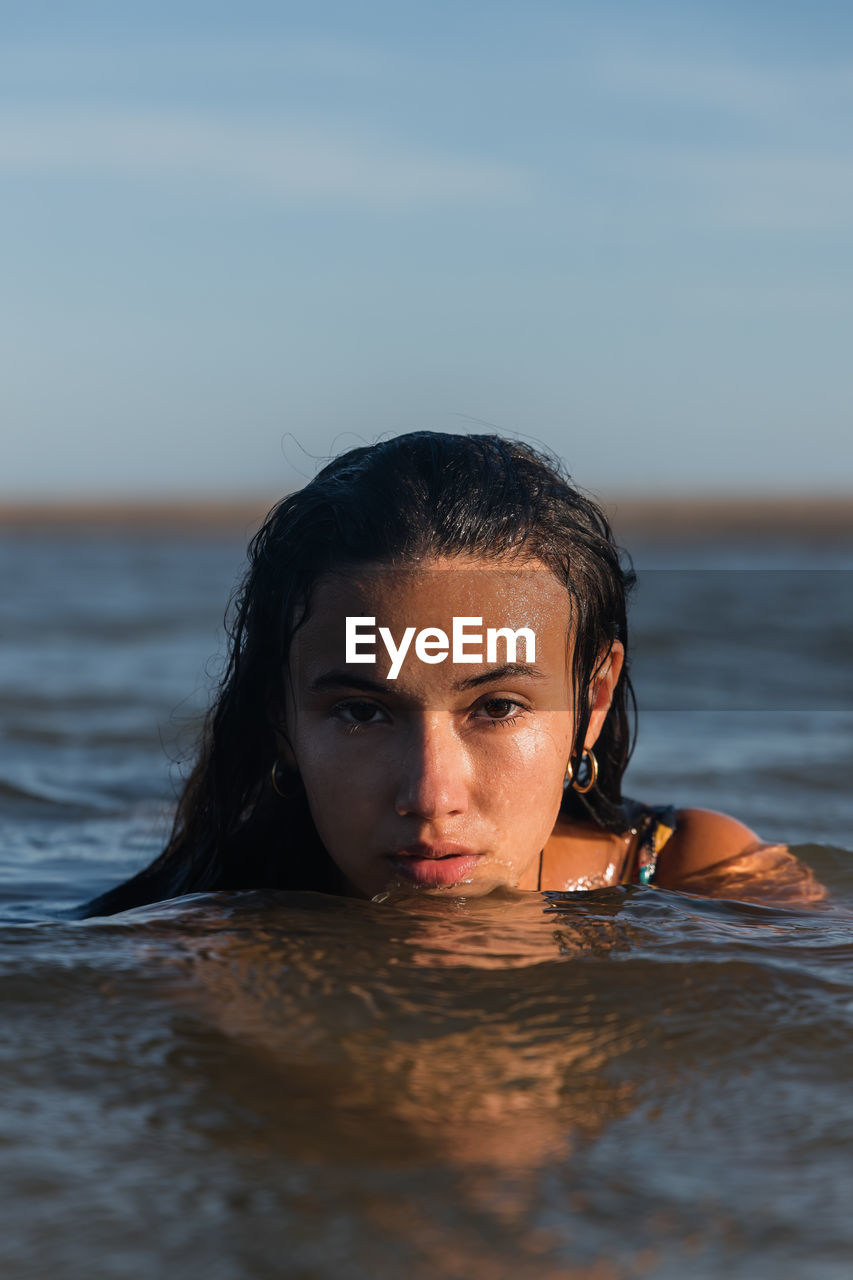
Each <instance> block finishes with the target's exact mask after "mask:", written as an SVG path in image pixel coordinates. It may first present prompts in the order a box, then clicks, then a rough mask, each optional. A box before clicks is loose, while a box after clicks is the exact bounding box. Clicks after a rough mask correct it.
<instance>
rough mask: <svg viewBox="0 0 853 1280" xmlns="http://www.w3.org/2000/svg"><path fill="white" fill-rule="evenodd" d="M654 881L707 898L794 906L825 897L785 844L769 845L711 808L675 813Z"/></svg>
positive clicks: (822, 889) (820, 887) (733, 819)
mask: <svg viewBox="0 0 853 1280" xmlns="http://www.w3.org/2000/svg"><path fill="white" fill-rule="evenodd" d="M655 883H656V884H658V885H660V886H661V888H664V889H681V890H684V891H686V892H688V893H700V894H703V895H705V896H708V897H716V898H738V899H741V900H742V901H753V902H776V903H789V904H791V905H797V906H810V905H812V904H814V903H815V902H820V901H821V900H822V899H824V898H825V897H826V890H825V889H824V887H823V885H821V884H820V883H819V881H818V880H817V879H816V878H815V875H814V872H813V871H812V870H811V868H810V867H807V866H806V865H805V863H802V862H800V861H799V860H798V859H797V858H795V857H794V855H793V854H792V853H791V851H790V849H789V848H788V847H787V845H784V844H768V843H767V842H766V841H764V840H761V839H760V837H759V836H758V835H756V833H755V832H754V831H753V830H752V829H751V827H747V826H746V825H745V824H744V823H743V822H738V821H737V819H736V818H730V817H728V815H727V814H724V813H714V812H713V811H712V810H710V809H681V810H679V811H678V813H677V814H676V828H675V831H674V832H673V834H672V836H671V837H670V838H669V840H668V841H667V842H666V844H665V845H664V847H663V849H662V850H661V853H660V859H659V861H658V865H657V871H656V873H655Z"/></svg>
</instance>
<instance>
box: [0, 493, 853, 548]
mask: <svg viewBox="0 0 853 1280" xmlns="http://www.w3.org/2000/svg"><path fill="white" fill-rule="evenodd" d="M275 501H276V499H274V498H270V499H265V498H263V497H258V498H239V499H223V498H164V499H137V498H127V499H115V500H104V499H100V498H97V499H86V500H82V499H81V500H79V501H69V500H64V501H50V500H43V501H42V500H40V501H36V500H27V501H18V500H14V499H7V500H3V499H2V498H0V531H14V530H19V531H22V532H23V531H26V532H30V533H32V532H35V531H40V532H43V533H53V532H62V531H69V532H70V531H80V532H85V531H92V532H94V531H98V530H100V531H104V532H107V531H116V532H128V533H137V534H139V535H145V534H148V535H157V534H160V533H176V534H181V533H182V534H186V535H188V536H189V535H192V536H198V537H205V536H216V535H223V534H226V535H227V534H234V535H240V536H242V537H244V538H246V537H248V536H250V535H251V534H252V533H254V532H255V530H256V529H257V528H258V527H259V526H260V524H261V523H262V521H263V519H264V517H265V516H266V514H267V511H268V510H269V509H270V507H271V506H272V505H273V503H274V502H275ZM601 502H602V505H603V507H604V509H605V511H606V512H607V515H608V517H609V518H610V520H611V522H612V524H613V527H614V529H615V532H616V536H617V538H618V539H619V540H620V541H628V540H630V539H632V538H637V537H641V538H648V539H651V540H654V541H662V542H672V541H675V540H682V539H685V538H687V539H690V540H695V539H702V540H707V539H709V538H713V539H714V540H722V541H733V540H735V539H743V538H744V537H748V538H756V539H760V540H762V541H778V540H781V539H784V540H790V539H796V540H806V541H810V542H824V541H826V542H829V541H834V540H837V539H838V538H848V537H853V498H851V497H844V496H840V495H838V494H832V495H827V496H825V497H821V496H809V497H801V496H785V495H777V496H767V495H761V496H760V497H746V496H741V495H738V496H736V497H722V496H708V495H701V496H695V497H689V496H685V495H683V494H682V495H681V496H678V497H674V498H672V497H661V498H637V497H636V496H632V497H619V496H618V495H614V496H611V497H610V498H603V499H601Z"/></svg>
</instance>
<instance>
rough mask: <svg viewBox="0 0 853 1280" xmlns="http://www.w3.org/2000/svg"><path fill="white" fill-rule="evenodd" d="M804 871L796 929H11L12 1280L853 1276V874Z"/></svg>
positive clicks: (368, 921)
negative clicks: (850, 1208)
mask: <svg viewBox="0 0 853 1280" xmlns="http://www.w3.org/2000/svg"><path fill="white" fill-rule="evenodd" d="M801 852H802V851H801ZM804 852H805V853H806V855H807V856H810V857H811V858H812V859H813V860H814V861H815V862H816V863H817V864H818V866H817V869H818V871H819V872H820V874H821V876H822V877H823V878H825V879H827V880H828V881H829V882H830V883H831V884H832V886H833V888H834V896H833V898H832V899H831V900H830V901H829V902H828V903H826V904H823V905H820V906H817V907H815V908H812V909H810V910H797V909H790V908H789V909H781V908H773V907H766V906H764V907H762V906H757V905H753V904H745V903H736V902H713V901H708V900H704V899H701V898H692V897H689V896H687V895H682V894H676V893H667V892H664V891H656V890H642V889H636V890H635V889H632V890H622V889H614V890H602V891H600V892H598V893H594V894H584V895H568V896H564V897H561V896H560V895H555V894H549V895H543V896H540V895H538V894H509V893H503V894H493V895H489V896H488V897H486V898H481V899H477V900H473V901H470V902H465V901H461V900H453V899H448V898H445V899H431V898H424V897H419V898H412V899H403V900H399V901H397V902H395V903H385V904H373V903H364V902H355V901H346V900H343V899H336V898H328V897H324V896H322V895H314V894H237V895H224V894H219V895H207V896H196V897H193V898H190V899H183V900H178V901H176V902H174V903H167V904H161V905H159V906H157V907H153V908H145V909H141V910H139V911H135V912H129V913H127V914H126V915H125V916H123V917H115V918H112V919H109V920H95V921H88V922H81V923H75V924H65V925H63V924H56V923H54V924H46V925H35V924H34V925H31V926H17V927H12V928H7V929H6V930H5V931H4V932H3V934H2V936H0V956H2V958H3V966H4V975H3V988H2V990H3V1005H4V1009H3V1012H4V1024H5V1025H6V1027H7V1028H8V1031H9V1033H10V1034H9V1036H8V1038H7V1040H6V1042H5V1047H4V1048H3V1050H2V1054H3V1060H4V1062H3V1066H4V1079H5V1082H6V1091H7V1097H9V1096H12V1097H14V1098H15V1107H14V1108H13V1109H12V1110H10V1111H9V1112H8V1113H7V1115H6V1117H5V1119H4V1124H3V1135H2V1136H3V1143H4V1148H5V1153H6V1160H5V1161H4V1172H3V1175H2V1179H3V1187H2V1189H3V1198H4V1204H5V1206H6V1210H7V1214H8V1215H9V1216H8V1223H7V1225H6V1231H5V1239H4V1244H3V1249H4V1250H5V1253H6V1257H7V1260H8V1265H10V1266H13V1267H14V1270H12V1271H11V1272H10V1274H14V1275H15V1276H26V1277H29V1276H41V1275H45V1274H53V1273H56V1268H57V1266H58V1265H59V1260H60V1258H61V1259H62V1260H63V1265H64V1267H65V1270H64V1271H63V1272H62V1274H70V1275H75V1276H76V1275H77V1274H78V1273H79V1274H80V1275H81V1276H82V1275H83V1274H85V1275H87V1276H88V1275H94V1276H101V1275H103V1276H114V1275H129V1276H134V1277H136V1276H147V1275H152V1276H153V1275H154V1274H156V1273H157V1269H158V1267H159V1268H160V1269H161V1270H160V1273H161V1274H162V1269H163V1268H165V1269H166V1271H167V1272H168V1273H169V1274H173V1275H174V1274H178V1275H187V1276H190V1275H195V1274H198V1273H199V1270H202V1269H203V1273H204V1274H211V1275H214V1276H232V1275H233V1276H238V1275H251V1276H255V1275H258V1276H267V1275H269V1276H273V1275H280V1274H285V1275H311V1276H314V1275H318V1276H338V1275H343V1276H359V1277H361V1276H365V1277H366V1276H375V1275H389V1276H392V1275H398V1274H401V1273H402V1272H405V1273H408V1274H411V1275H413V1276H417V1277H420V1276H423V1277H425V1278H426V1277H431V1276H435V1275H439V1276H445V1275H447V1276H454V1275H473V1276H495V1277H504V1276H507V1277H508V1276H510V1275H512V1276H519V1275H520V1276H530V1277H534V1276H546V1277H547V1276H554V1277H557V1276H560V1277H562V1276H566V1275H574V1274H577V1275H585V1276H586V1275H593V1276H602V1277H604V1276H634V1275H654V1276H670V1275H671V1276H677V1275H683V1274H686V1272H685V1270H684V1269H685V1268H689V1274H691V1275H708V1276H711V1275H717V1274H720V1271H721V1269H722V1268H723V1267H725V1268H726V1269H727V1270H731V1271H733V1273H734V1274H735V1275H739V1274H742V1275H744V1276H746V1275H755V1274H757V1272H756V1270H755V1267H756V1265H757V1262H758V1260H759V1259H760V1266H761V1274H765V1273H769V1272H772V1273H773V1274H774V1275H779V1276H783V1277H794V1276H801V1275H803V1274H820V1275H829V1276H836V1275H837V1276H839V1277H841V1276H842V1275H843V1274H844V1271H843V1268H842V1262H841V1259H842V1258H845V1257H847V1256H849V1249H850V1247H851V1244H853V1240H851V1234H853V1233H851V1229H850V1226H849V1222H850V1217H849V1214H848V1213H847V1212H846V1211H843V1212H842V1207H843V1204H844V1203H845V1202H846V1199H847V1197H849V1195H850V1194H851V1192H853V1174H851V1171H850V1164H849V1146H848V1143H849V1141H850V1139H851V1136H853V1135H851V1128H853V1106H851V1103H850V1100H849V1080H850V1078H851V1072H853V1054H851V1038H850V1031H851V1020H852V1019H853V945H851V938H853V932H851V925H853V876H851V871H850V868H849V866H848V864H847V861H846V860H845V859H844V857H843V855H840V854H839V855H833V854H831V853H829V852H827V851H817V850H811V851H804ZM10 1210H11V1212H10ZM81 1215H82V1216H83V1217H84V1218H85V1221H86V1223H87V1230H86V1233H85V1235H81V1236H79V1237H78V1236H75V1235H73V1233H69V1230H68V1225H67V1224H69V1223H70V1222H72V1221H75V1220H78V1219H79V1218H80V1216H81ZM48 1219H49V1222H50V1223H51V1224H53V1225H52V1226H50V1227H49V1226H48V1225H47V1224H48ZM152 1222H156V1223H157V1232H156V1239H155V1238H152V1234H151V1231H150V1229H146V1227H145V1225H144V1224H145V1223H149V1224H150V1223H152ZM62 1223H65V1224H66V1226H65V1227H64V1228H62V1227H60V1226H58V1225H57V1224H62ZM283 1258H285V1259H286V1262H285V1263H284V1264H283V1262H282V1259H283ZM808 1259H811V1260H812V1262H813V1263H814V1264H815V1265H818V1264H819V1269H818V1270H816V1271H811V1270H805V1271H804V1270H803V1267H804V1266H805V1263H806V1261H807V1260H808ZM845 1265H846V1263H845ZM282 1267H283V1269H282ZM765 1268H769V1272H765ZM4 1274H6V1272H4Z"/></svg>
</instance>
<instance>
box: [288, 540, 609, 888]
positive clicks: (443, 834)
mask: <svg viewBox="0 0 853 1280" xmlns="http://www.w3.org/2000/svg"><path fill="white" fill-rule="evenodd" d="M454 618H455V619H457V623H456V626H457V628H459V625H460V624H459V621H458V620H459V619H465V622H464V624H463V625H464V628H465V630H466V632H467V633H468V635H469V636H471V635H474V636H482V640H481V641H477V640H472V639H468V640H467V641H466V642H465V644H464V646H463V647H460V648H458V650H457V652H456V653H454V652H453V634H454ZM347 619H350V622H349V624H348V622H347ZM352 619H358V620H359V621H358V622H357V623H353V622H352ZM367 619H372V620H373V621H367ZM475 620H479V621H475ZM348 627H349V632H350V651H349V652H348V646H347V638H348ZM380 628H387V632H385V636H387V638H388V640H389V641H390V645H391V647H392V648H395V649H396V648H398V647H399V646H400V645H401V641H403V639H404V636H405V635H406V634H408V635H409V637H410V638H409V647H408V649H407V650H406V652H405V657H402V659H401V660H400V659H398V660H397V662H396V663H395V662H394V661H393V659H392V654H391V653H389V647H388V645H387V644H386V640H385V638H383V633H382V632H381V631H380ZM490 628H491V629H494V630H497V629H499V628H508V629H509V630H510V631H512V632H515V631H518V630H519V629H520V628H528V629H529V630H531V631H532V632H533V634H534V636H535V654H534V655H533V656H531V653H530V651H529V649H527V647H526V641H525V639H524V638H523V637H522V638H520V640H519V642H518V648H517V653H516V655H515V659H514V660H512V655H511V654H508V652H507V645H506V640H505V639H504V638H501V637H498V638H497V640H496V642H495V645H496V647H495V651H494V653H493V654H491V655H490V654H489V652H488V645H487V631H488V629H490ZM424 629H429V632H430V634H429V635H426V636H419V633H420V632H421V631H423V630H424ZM436 629H438V630H439V631H440V632H444V634H445V636H446V637H447V648H448V652H447V655H446V656H445V657H444V659H443V660H442V661H435V660H433V661H429V659H430V658H433V659H436V658H437V657H438V655H439V654H440V653H441V652H442V650H443V648H444V646H443V645H442V642H441V637H440V635H438V636H437V635H436V634H435V631H436ZM569 630H570V617H569V596H568V594H567V592H566V590H565V588H564V587H563V586H562V585H561V584H560V583H559V582H558V580H557V579H556V578H555V577H554V575H553V574H552V573H551V572H550V570H548V569H546V568H545V567H544V566H543V565H541V564H540V563H539V562H527V563H525V564H523V565H520V564H519V563H518V562H517V561H510V560H493V559H489V560H486V559H477V558H454V559H452V560H451V559H433V560H425V561H419V562H418V563H416V564H413V565H410V566H406V567H403V568H390V567H386V566H383V565H378V566H375V567H372V566H371V567H368V568H361V569H358V570H357V571H352V572H348V573H344V572H341V573H335V574H328V575H326V576H324V577H323V578H321V579H320V581H319V582H318V583H317V585H316V588H315V591H314V594H313V597H312V601H311V609H310V614H309V617H308V619H307V621H306V622H305V623H304V624H303V625H302V626H301V627H300V628H299V629H298V630H297V632H296V634H295V636H294V641H293V646H292V650H291V658H290V664H289V671H288V677H289V682H288V683H287V712H286V716H285V729H286V736H287V740H288V742H289V748H288V747H285V746H284V740H283V739H282V743H283V754H284V755H285V757H286V758H287V760H288V762H289V763H290V764H291V765H295V767H296V768H297V769H298V771H299V774H300V775H301V778H302V782H303V785H304V787H305V791H306V794H307V798H308V803H309V806H310V809H311V815H312V817H313V820H314V824H315V826H316V828H317V831H318V833H319V835H320V838H321V840H322V841H323V844H324V845H325V847H326V849H327V850H328V852H329V854H330V856H331V858H332V859H333V861H334V862H335V863H336V864H337V866H338V867H339V868H340V870H341V872H342V873H343V875H344V878H345V881H346V884H347V887H348V889H349V891H350V892H353V893H357V894H362V895H365V896H368V897H373V896H374V895H376V894H379V893H381V892H383V891H385V890H388V889H391V888H394V887H408V888H412V887H420V888H439V887H442V886H448V885H462V884H464V885H465V886H466V891H471V890H474V891H478V892H479V891H485V890H487V889H489V888H491V887H493V886H495V885H507V886H511V887H515V888H520V889H535V888H536V885H537V876H538V870H539V853H540V850H541V849H542V848H543V846H544V844H545V841H546V840H547V838H548V836H549V835H550V833H551V830H552V828H553V826H554V822H555V820H556V817H557V812H558V810H559V807H560V801H561V798H562V786H563V777H564V774H565V770H566V764H567V761H568V759H569V756H570V754H571V749H572V730H573V723H574V702H573V696H572V687H571V653H570V652H569ZM355 631H357V632H358V639H357V641H354V640H353V633H354V632H355ZM389 633H390V635H389ZM353 645H354V647H353ZM617 649H618V650H620V652H614V654H613V655H612V661H611V663H610V671H609V673H608V674H607V676H606V677H605V678H604V679H603V680H601V673H599V678H598V681H597V695H596V696H595V697H594V700H593V712H592V717H591V721H590V729H589V732H588V734H587V737H586V743H585V745H586V746H591V745H592V743H593V742H594V741H595V738H596V737H597V736H598V733H599V731H600V728H601V724H602V723H603V720H604V716H605V715H606V712H607V708H608V707H609V704H610V696H611V692H612V687H613V684H614V683H615V678H616V676H617V675H618V668H619V663H620V659H621V646H618V642H617V645H616V646H614V650H617ZM371 654H372V655H373V656H374V660H373V661H366V662H365V661H355V660H354V659H355V657H356V656H359V655H371ZM463 659H467V660H463ZM472 659H473V660H472ZM291 752H292V755H291ZM469 887H470V888H469Z"/></svg>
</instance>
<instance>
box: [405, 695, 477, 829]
mask: <svg viewBox="0 0 853 1280" xmlns="http://www.w3.org/2000/svg"><path fill="white" fill-rule="evenodd" d="M468 770H469V761H468V760H467V757H466V753H465V749H464V747H463V744H462V743H461V742H460V740H459V736H458V734H457V733H456V730H455V727H454V725H453V723H452V722H451V721H450V720H449V718H447V719H445V718H443V717H442V718H435V719H430V720H429V721H427V722H424V723H422V724H420V725H419V726H417V727H416V728H414V729H413V731H412V736H411V740H410V742H409V743H408V744H407V745H406V748H405V749H404V751H403V754H402V756H401V758H400V763H399V766H398V779H399V780H398V784H397V798H396V803H395V808H396V810H397V812H398V813H399V814H414V815H415V816H416V817H419V818H426V819H435V818H442V817H449V816H450V815H451V814H457V813H464V812H465V810H466V809H467V808H468V785H469V777H468Z"/></svg>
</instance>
